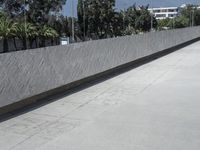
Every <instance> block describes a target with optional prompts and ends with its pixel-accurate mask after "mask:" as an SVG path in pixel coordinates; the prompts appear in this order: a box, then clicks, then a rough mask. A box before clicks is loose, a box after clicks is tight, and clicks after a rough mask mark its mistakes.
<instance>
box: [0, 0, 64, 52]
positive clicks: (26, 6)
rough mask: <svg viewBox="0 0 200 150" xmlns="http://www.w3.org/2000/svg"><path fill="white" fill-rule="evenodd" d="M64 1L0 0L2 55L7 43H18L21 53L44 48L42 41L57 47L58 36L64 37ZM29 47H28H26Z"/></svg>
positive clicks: (6, 50) (5, 50) (6, 48)
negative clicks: (18, 41) (33, 48)
mask: <svg viewBox="0 0 200 150" xmlns="http://www.w3.org/2000/svg"><path fill="white" fill-rule="evenodd" d="M65 2H66V0H38V1H37V0H0V9H1V11H0V39H1V40H3V52H8V49H9V48H8V40H10V39H12V40H13V44H14V45H15V50H18V48H17V46H16V45H17V44H16V39H18V40H21V42H22V44H23V48H22V49H24V50H25V49H27V47H30V48H31V47H33V44H35V46H34V47H44V46H45V40H47V39H48V40H51V43H52V45H53V44H54V43H58V38H59V36H61V34H62V33H65V32H66V33H68V31H67V29H68V27H66V26H67V23H66V18H64V17H63V16H61V10H62V6H63V5H64V4H65ZM28 44H29V45H28Z"/></svg>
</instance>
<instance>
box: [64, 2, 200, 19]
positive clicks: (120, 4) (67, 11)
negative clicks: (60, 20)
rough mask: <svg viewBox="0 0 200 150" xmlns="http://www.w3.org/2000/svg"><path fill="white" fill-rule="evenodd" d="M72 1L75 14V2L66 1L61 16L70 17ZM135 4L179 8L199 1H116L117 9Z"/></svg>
mask: <svg viewBox="0 0 200 150" xmlns="http://www.w3.org/2000/svg"><path fill="white" fill-rule="evenodd" d="M72 1H74V7H75V8H74V10H75V14H76V6H77V0H67V4H66V6H65V7H64V10H63V14H65V15H67V16H70V15H71V14H72V13H71V12H72V11H71V4H72ZM134 3H136V4H137V5H147V4H150V6H151V7H165V6H180V5H182V4H197V5H200V0H116V7H117V8H118V9H123V8H127V7H128V6H131V5H133V4H134Z"/></svg>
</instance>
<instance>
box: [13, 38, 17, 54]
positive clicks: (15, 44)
mask: <svg viewBox="0 0 200 150" xmlns="http://www.w3.org/2000/svg"><path fill="white" fill-rule="evenodd" d="M13 42H14V46H15V50H16V51H18V49H17V43H16V40H15V38H13Z"/></svg>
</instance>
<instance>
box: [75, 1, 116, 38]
mask: <svg viewBox="0 0 200 150" xmlns="http://www.w3.org/2000/svg"><path fill="white" fill-rule="evenodd" d="M85 6H86V9H87V10H86V12H87V14H86V15H87V21H88V32H89V34H90V36H95V37H97V38H106V37H110V36H112V28H111V24H112V20H111V18H113V17H114V16H115V10H114V7H115V0H85ZM79 18H80V17H79Z"/></svg>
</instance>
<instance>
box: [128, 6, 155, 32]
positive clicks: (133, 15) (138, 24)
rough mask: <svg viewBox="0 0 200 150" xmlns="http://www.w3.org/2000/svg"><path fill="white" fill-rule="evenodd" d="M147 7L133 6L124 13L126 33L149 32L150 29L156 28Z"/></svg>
mask: <svg viewBox="0 0 200 150" xmlns="http://www.w3.org/2000/svg"><path fill="white" fill-rule="evenodd" d="M148 7H149V6H148V5H147V6H140V7H139V8H137V6H136V4H134V5H133V6H131V7H129V8H128V9H127V11H126V12H125V25H126V30H125V32H126V33H128V34H133V33H137V32H146V31H150V29H151V27H153V28H157V21H156V19H155V17H154V16H152V15H151V14H150V12H149V11H148Z"/></svg>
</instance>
